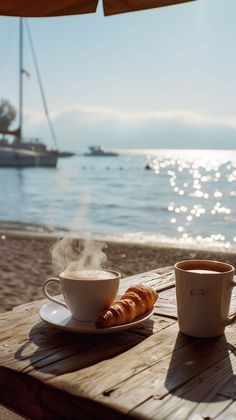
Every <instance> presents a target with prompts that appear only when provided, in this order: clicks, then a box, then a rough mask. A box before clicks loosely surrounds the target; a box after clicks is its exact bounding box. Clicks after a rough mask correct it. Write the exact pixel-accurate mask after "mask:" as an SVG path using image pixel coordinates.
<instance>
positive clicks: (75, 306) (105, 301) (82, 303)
mask: <svg viewBox="0 0 236 420" xmlns="http://www.w3.org/2000/svg"><path fill="white" fill-rule="evenodd" d="M52 282H57V283H59V285H60V287H61V291H62V294H63V296H64V299H65V303H64V302H62V301H61V300H59V299H57V298H55V297H53V296H51V295H49V293H48V291H47V286H48V284H49V283H52ZM119 283H120V273H118V272H117V271H113V270H80V271H79V270H78V271H72V272H68V271H64V272H62V273H61V274H60V275H59V277H58V278H57V277H51V278H49V279H47V280H46V281H45V283H44V286H43V292H44V295H45V296H46V297H47V298H48V299H50V300H51V301H52V302H56V303H58V304H59V305H62V306H64V307H65V308H67V309H69V311H70V312H71V315H72V317H73V318H74V319H77V320H79V321H87V322H93V321H95V319H96V317H97V314H98V313H99V312H100V311H101V310H103V309H105V308H107V307H108V306H110V305H111V304H112V302H113V301H114V299H115V297H116V295H117V292H118V289H119Z"/></svg>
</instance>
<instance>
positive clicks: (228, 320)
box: [225, 277, 236, 326]
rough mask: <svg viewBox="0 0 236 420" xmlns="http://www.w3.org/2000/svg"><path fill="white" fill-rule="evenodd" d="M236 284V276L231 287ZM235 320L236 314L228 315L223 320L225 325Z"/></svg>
mask: <svg viewBox="0 0 236 420" xmlns="http://www.w3.org/2000/svg"><path fill="white" fill-rule="evenodd" d="M235 286H236V277H234V279H233V282H232V288H234V287H235ZM235 321H236V314H234V315H232V316H229V317H228V318H227V319H226V321H225V326H227V325H231V324H233V322H235Z"/></svg>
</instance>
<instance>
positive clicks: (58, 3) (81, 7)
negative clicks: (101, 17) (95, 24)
mask: <svg viewBox="0 0 236 420" xmlns="http://www.w3.org/2000/svg"><path fill="white" fill-rule="evenodd" d="M98 1H99V0H40V1H39V0H1V1H0V15H5V16H22V17H47V16H64V15H76V14H83V13H95V12H96V10H97V6H98ZM189 1H196V0H103V9H104V14H105V15H106V16H108V15H114V14H118V13H126V12H132V11H136V10H144V9H151V8H154V7H164V6H171V5H174V4H179V3H187V2H189Z"/></svg>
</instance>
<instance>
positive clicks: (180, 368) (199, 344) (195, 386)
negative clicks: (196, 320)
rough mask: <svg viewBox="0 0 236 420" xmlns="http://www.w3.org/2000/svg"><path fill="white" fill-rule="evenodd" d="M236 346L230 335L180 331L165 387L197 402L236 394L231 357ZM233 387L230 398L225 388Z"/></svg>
mask: <svg viewBox="0 0 236 420" xmlns="http://www.w3.org/2000/svg"><path fill="white" fill-rule="evenodd" d="M230 355H231V359H232V355H233V357H236V347H235V346H234V345H232V344H231V343H229V342H227V339H226V336H225V335H222V336H220V337H217V338H192V337H188V336H186V335H184V334H182V333H179V334H178V336H177V339H176V342H175V347H174V350H173V353H172V358H171V361H170V365H169V368H168V372H167V376H166V380H165V386H166V388H167V389H168V390H169V392H170V393H171V394H172V395H176V396H178V397H180V398H183V399H186V400H189V401H194V402H210V401H212V400H213V398H214V397H215V396H216V395H217V399H218V401H219V400H225V399H226V398H229V399H230V398H235V397H236V386H235V383H236V375H235V374H234V372H233V368H232V363H231V360H230ZM226 384H228V386H227V390H228V389H230V395H229V396H228V397H227V392H226V394H225V393H224V390H223V388H225V387H226Z"/></svg>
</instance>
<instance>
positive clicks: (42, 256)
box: [0, 231, 236, 312]
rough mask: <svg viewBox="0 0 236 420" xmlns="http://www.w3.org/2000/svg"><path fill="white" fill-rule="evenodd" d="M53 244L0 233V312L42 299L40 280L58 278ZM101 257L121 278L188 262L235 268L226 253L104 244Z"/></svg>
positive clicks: (234, 255)
mask: <svg viewBox="0 0 236 420" xmlns="http://www.w3.org/2000/svg"><path fill="white" fill-rule="evenodd" d="M55 241H56V239H55V237H51V236H50V235H41V236H38V235H34V234H30V235H29V234H24V232H21V234H20V235H19V234H16V233H14V232H13V233H12V232H9V233H7V232H6V231H4V232H2V233H0V255H1V264H0V276H1V277H0V278H1V282H0V296H1V300H0V312H4V311H8V310H11V309H12V308H13V307H14V306H17V305H21V304H23V303H27V302H30V301H33V300H37V299H40V298H43V294H42V284H43V282H44V280H45V279H46V278H47V277H49V276H51V275H55V274H58V273H57V272H56V271H55V268H54V267H53V266H52V259H51V253H50V247H51V246H52V245H53V243H55ZM77 242H78V241H77ZM105 253H106V255H107V261H106V263H105V268H113V269H116V270H118V271H120V272H121V274H122V276H123V277H124V276H129V275H133V274H136V273H140V272H144V271H148V270H152V269H155V268H158V267H164V266H169V265H173V264H174V263H175V262H177V261H180V260H183V259H189V258H199V259H201V258H203V259H213V260H216V259H217V260H220V261H225V262H229V263H231V264H232V265H234V266H235V265H236V253H229V252H218V251H214V252H213V251H212V252H210V251H199V250H193V249H178V248H168V247H166V248H165V247H157V246H147V245H138V244H128V243H111V242H110V243H109V242H108V243H107V247H106V249H105Z"/></svg>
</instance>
